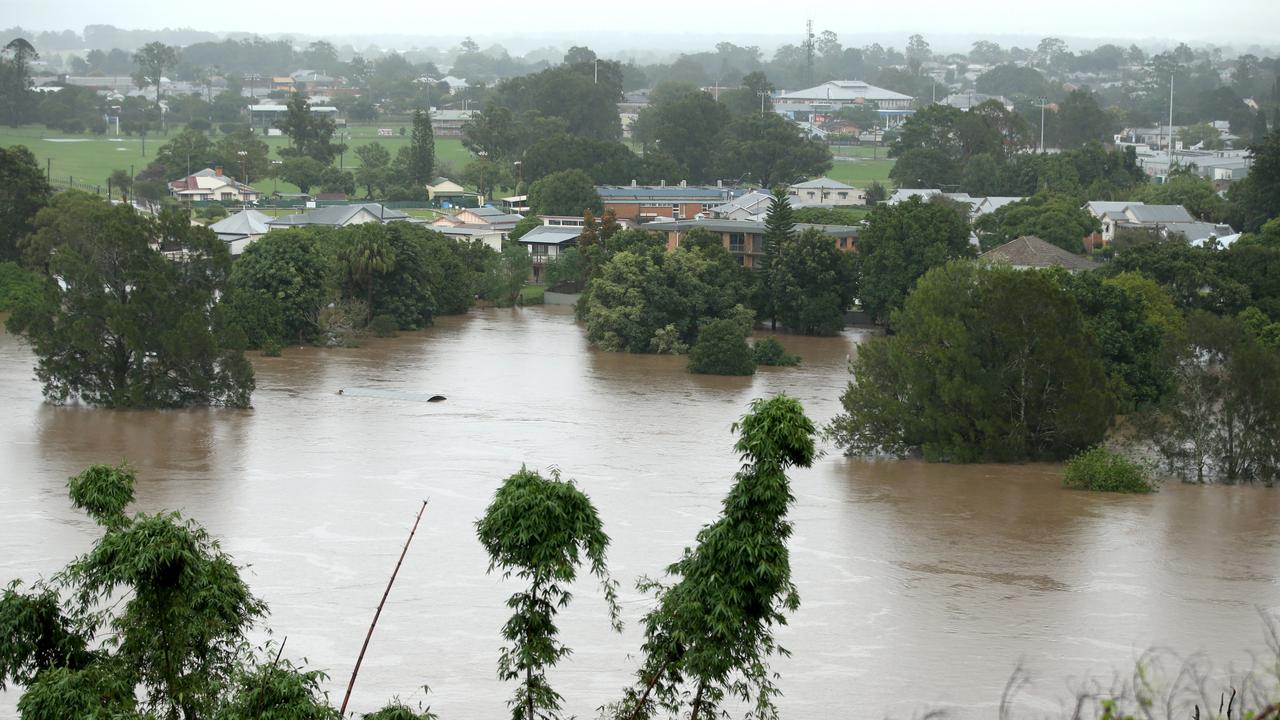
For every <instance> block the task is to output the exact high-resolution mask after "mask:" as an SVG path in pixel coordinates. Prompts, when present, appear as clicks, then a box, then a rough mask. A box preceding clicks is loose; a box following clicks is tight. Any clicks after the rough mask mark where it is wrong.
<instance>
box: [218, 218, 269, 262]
mask: <svg viewBox="0 0 1280 720" xmlns="http://www.w3.org/2000/svg"><path fill="white" fill-rule="evenodd" d="M270 221H271V216H270V215H266V214H264V213H260V212H258V211H257V210H253V209H247V210H242V211H240V212H238V213H236V214H234V215H228V216H227V217H224V218H222V219H221V220H219V221H218V222H216V223H214V224H212V225H210V226H209V229H210V230H212V231H213V232H214V233H215V234H216V235H217V236H218V239H219V240H221V241H223V242H225V243H227V244H228V245H230V246H231V254H232V255H239V254H240V253H242V252H244V249H245V248H246V247H248V246H249V245H250V244H251V243H253V242H254V241H255V240H257V239H258V238H260V237H262V236H263V235H266V234H267V232H268V231H269V230H271V226H270V225H269V224H268V223H270Z"/></svg>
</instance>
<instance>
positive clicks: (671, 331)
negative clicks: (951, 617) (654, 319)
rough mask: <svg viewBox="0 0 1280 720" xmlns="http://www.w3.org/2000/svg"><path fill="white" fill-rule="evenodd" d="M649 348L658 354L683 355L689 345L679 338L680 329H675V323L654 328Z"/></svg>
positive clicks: (687, 350)
mask: <svg viewBox="0 0 1280 720" xmlns="http://www.w3.org/2000/svg"><path fill="white" fill-rule="evenodd" d="M649 349H650V350H651V351H652V352H654V353H657V354H658V355H683V354H685V353H687V352H689V346H688V344H686V343H685V342H684V341H682V340H681V339H680V331H679V330H677V329H676V326H675V323H671V324H669V325H666V326H664V327H660V328H658V329H657V330H654V331H653V340H651V341H650V342H649Z"/></svg>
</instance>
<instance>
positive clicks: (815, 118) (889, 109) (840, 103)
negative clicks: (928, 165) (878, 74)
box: [773, 80, 915, 127]
mask: <svg viewBox="0 0 1280 720" xmlns="http://www.w3.org/2000/svg"><path fill="white" fill-rule="evenodd" d="M863 105H870V106H872V107H875V108H876V111H877V112H879V113H880V117H881V119H883V120H884V123H885V126H886V127H895V126H897V125H901V124H902V122H903V121H904V120H906V118H908V117H910V116H911V115H912V114H914V113H915V109H914V105H915V98H913V97H911V96H910V95H903V94H902V93H900V92H894V91H892V90H886V89H884V88H880V87H876V86H874V85H868V84H867V83H865V82H863V81H861V80H832V81H830V82H825V83H823V84H821V85H818V86H816V87H811V88H805V89H804V90H796V91H795V92H789V93H782V94H780V95H778V96H777V97H775V98H774V99H773V109H774V110H775V111H776V112H778V113H781V114H782V115H785V116H786V117H789V118H791V119H792V120H806V121H809V122H825V121H826V120H827V119H829V118H830V117H831V116H834V115H835V114H837V113H839V112H840V110H842V109H843V108H846V107H859V106H863Z"/></svg>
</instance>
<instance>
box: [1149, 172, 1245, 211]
mask: <svg viewBox="0 0 1280 720" xmlns="http://www.w3.org/2000/svg"><path fill="white" fill-rule="evenodd" d="M1133 199H1134V200H1139V201H1142V202H1145V203H1147V204H1148V205H1181V206H1182V207H1184V208H1186V209H1187V212H1190V213H1191V214H1192V215H1194V216H1195V217H1198V218H1200V219H1202V220H1207V221H1210V222H1225V221H1227V220H1228V215H1229V212H1230V210H1229V208H1228V207H1227V202H1226V201H1225V200H1223V199H1222V197H1221V196H1219V195H1218V191H1217V190H1216V189H1215V188H1214V187H1213V182H1212V181H1211V180H1209V179H1207V178H1202V177H1200V176H1199V175H1196V174H1194V173H1190V172H1180V173H1173V174H1171V175H1170V176H1169V178H1168V179H1167V180H1166V181H1165V182H1162V183H1159V184H1156V183H1151V184H1148V185H1143V186H1142V187H1141V188H1139V189H1138V192H1137V193H1135V194H1134V197H1133Z"/></svg>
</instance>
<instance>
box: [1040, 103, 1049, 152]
mask: <svg viewBox="0 0 1280 720" xmlns="http://www.w3.org/2000/svg"><path fill="white" fill-rule="evenodd" d="M1046 99H1047V98H1045V97H1044V96H1041V97H1040V152H1041V153H1043V152H1044V106H1045V100H1046Z"/></svg>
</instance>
